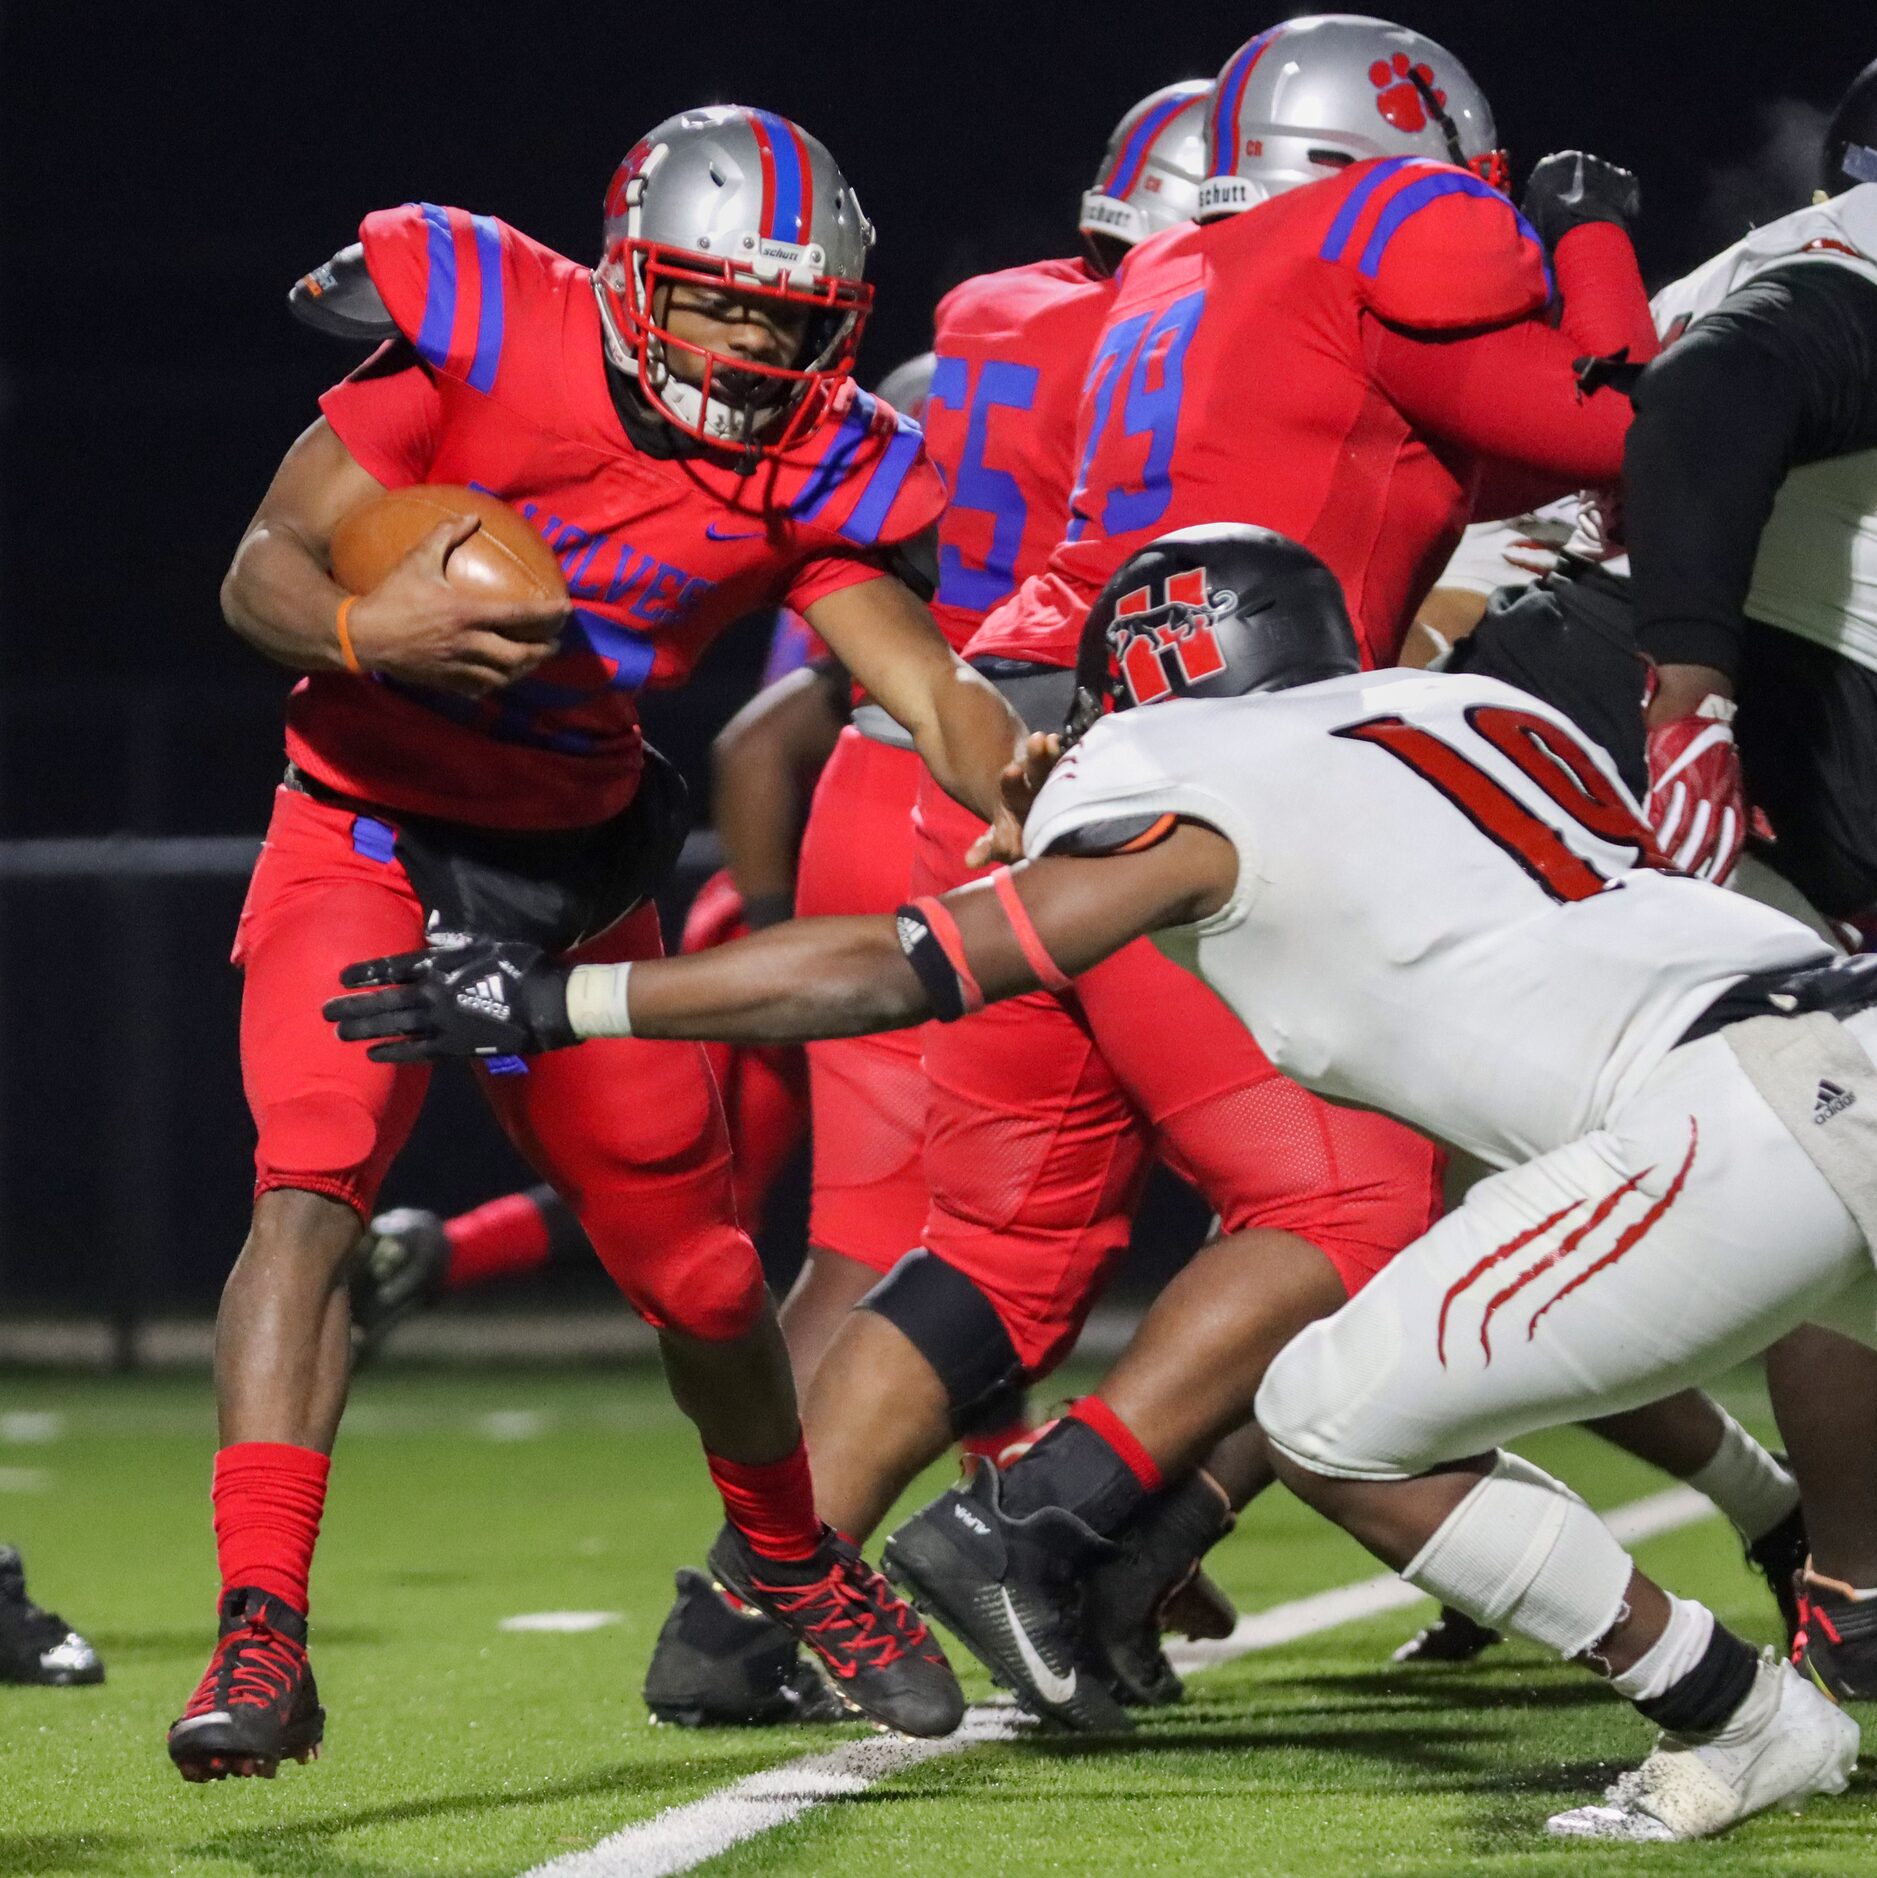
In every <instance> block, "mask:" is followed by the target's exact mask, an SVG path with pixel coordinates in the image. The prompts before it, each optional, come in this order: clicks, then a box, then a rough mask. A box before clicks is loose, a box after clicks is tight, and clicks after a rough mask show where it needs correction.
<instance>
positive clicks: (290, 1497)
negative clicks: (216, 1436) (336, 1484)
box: [211, 1441, 332, 1612]
mask: <svg viewBox="0 0 1877 1878" xmlns="http://www.w3.org/2000/svg"><path fill="white" fill-rule="evenodd" d="M331 1471H332V1462H331V1460H330V1459H329V1458H328V1457H327V1456H326V1455H324V1454H320V1453H317V1452H315V1451H314V1450H313V1449H312V1448H296V1447H290V1446H288V1445H287V1443H285V1442H284V1441H237V1442H235V1443H234V1444H233V1445H232V1446H230V1447H226V1448H223V1449H222V1451H221V1452H220V1453H219V1454H217V1455H216V1457H215V1484H214V1487H213V1488H212V1490H211V1491H212V1497H213V1499H214V1503H215V1554H216V1558H217V1560H218V1561H219V1563H220V1565H221V1573H222V1591H223V1594H224V1595H226V1594H227V1593H228V1592H230V1591H232V1590H234V1589H235V1588H236V1587H237V1586H239V1585H256V1586H258V1587H259V1588H260V1589H261V1590H263V1591H271V1592H272V1593H273V1595H274V1596H275V1597H277V1598H282V1599H284V1600H285V1601H286V1602H287V1603H288V1604H291V1605H292V1606H293V1608H294V1609H295V1610H296V1611H300V1612H304V1611H305V1610H306V1608H307V1600H306V1580H307V1574H308V1573H309V1572H310V1571H311V1570H312V1568H313V1545H314V1542H315V1541H316V1540H317V1539H318V1538H319V1516H320V1513H321V1511H322V1510H323V1509H324V1507H325V1504H326V1477H327V1475H328V1474H329V1473H330V1472H331Z"/></svg>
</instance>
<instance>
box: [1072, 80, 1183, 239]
mask: <svg viewBox="0 0 1877 1878" xmlns="http://www.w3.org/2000/svg"><path fill="white" fill-rule="evenodd" d="M1211 97H1212V82H1211V80H1210V79H1204V78H1191V79H1184V80H1182V81H1181V82H1180V83H1179V84H1177V85H1163V86H1162V87H1161V88H1160V89H1159V90H1158V91H1154V92H1150V93H1148V95H1147V96H1146V97H1144V98H1143V99H1141V101H1140V102H1139V103H1138V104H1137V105H1135V106H1134V107H1133V108H1132V109H1131V110H1130V111H1129V112H1128V113H1127V115H1126V116H1125V117H1123V118H1122V120H1121V121H1120V123H1118V124H1117V125H1116V126H1115V127H1114V135H1113V136H1111V137H1110V138H1109V139H1108V148H1107V150H1106V151H1105V152H1104V153H1103V155H1102V159H1101V168H1100V169H1098V170H1097V171H1096V172H1095V180H1094V182H1093V184H1092V185H1091V186H1090V187H1089V188H1088V189H1086V190H1084V191H1083V194H1082V215H1081V219H1080V221H1078V222H1077V224H1076V227H1077V228H1078V229H1079V230H1080V232H1081V234H1082V235H1083V237H1084V238H1085V239H1086V240H1089V241H1091V242H1096V241H1102V240H1107V241H1114V242H1119V243H1120V244H1121V245H1122V246H1123V247H1128V248H1132V247H1134V246H1136V245H1137V244H1138V243H1140V242H1143V241H1145V240H1146V239H1147V237H1148V236H1149V235H1157V234H1159V233H1160V231H1161V230H1162V229H1165V228H1174V227H1177V226H1178V225H1179V224H1180V223H1181V222H1190V221H1191V220H1192V219H1193V217H1194V216H1195V215H1196V214H1197V213H1198V211H1199V185H1200V184H1201V183H1202V182H1204V181H1205V177H1206V116H1207V106H1208V104H1209V102H1210V100H1211Z"/></svg>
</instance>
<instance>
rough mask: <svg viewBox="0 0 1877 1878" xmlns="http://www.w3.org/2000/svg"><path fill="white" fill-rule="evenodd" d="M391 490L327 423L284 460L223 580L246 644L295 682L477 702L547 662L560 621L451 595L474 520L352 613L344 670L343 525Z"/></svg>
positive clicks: (425, 549)
mask: <svg viewBox="0 0 1877 1878" xmlns="http://www.w3.org/2000/svg"><path fill="white" fill-rule="evenodd" d="M383 489H384V485H383V484H382V483H380V482H379V481H378V479H377V478H376V477H375V476H373V475H372V474H371V472H370V471H368V470H367V469H365V468H364V467H363V465H361V464H360V463H359V461H358V459H357V458H356V457H354V456H353V455H352V453H351V451H350V450H348V449H347V448H346V446H345V444H344V443H343V442H342V441H341V439H340V437H339V435H338V433H337V432H336V431H335V430H333V428H332V427H331V426H330V425H329V424H328V423H327V422H326V420H325V419H324V418H320V419H319V420H318V421H317V422H315V423H314V424H313V425H312V426H311V427H310V428H308V429H307V430H306V431H304V432H303V433H302V434H301V435H300V437H299V438H298V439H297V440H296V441H295V443H294V445H293V447H292V448H291V449H290V450H289V451H288V452H287V454H286V456H285V457H283V458H282V459H281V464H280V467H279V469H278V470H276V471H275V472H274V480H273V481H272V482H271V483H270V484H269V485H268V488H267V493H266V494H265V495H264V496H263V497H262V498H261V506H260V507H259V508H258V509H257V510H256V511H255V513H254V519H253V520H252V521H250V522H249V523H248V526H247V529H246V531H245V532H244V533H243V535H242V537H241V545H240V546H239V547H238V548H237V549H236V550H235V557H234V560H233V562H232V563H231V564H230V566H229V569H228V573H227V576H226V577H225V578H224V580H223V581H222V613H223V616H224V617H225V618H226V619H227V621H228V623H229V625H230V626H232V627H233V628H234V630H235V631H236V632H238V633H239V634H240V635H241V636H242V637H243V638H244V639H246V640H247V641H248V642H249V644H250V645H252V646H254V647H255V648H256V649H257V650H259V651H261V652H264V653H265V654H266V655H267V656H268V657H269V658H270V659H273V660H275V661H276V662H277V663H279V664H281V665H285V666H288V667H290V668H291V669H292V670H294V671H297V672H332V671H345V670H352V671H367V672H385V673H389V674H391V675H392V676H395V677H399V678H405V679H408V680H410V681H411V682H412V683H415V684H425V685H432V686H436V687H439V688H441V689H443V690H447V691H454V692H457V693H459V694H461V695H463V696H466V697H480V696H481V695H482V694H483V693H484V692H487V691H492V690H494V689H495V688H496V687H498V686H500V685H505V684H509V683H511V682H512V681H513V680H514V679H516V678H520V677H522V676H524V675H525V674H526V673H528V672H531V671H533V670H534V668H535V667H536V666H537V665H539V664H540V663H541V662H542V660H543V659H546V658H548V657H550V656H551V655H552V652H553V649H554V638H555V636H556V634H557V633H558V631H559V629H560V626H561V624H562V618H563V616H562V614H560V613H555V614H551V615H541V614H539V613H538V612H535V611H531V610H530V609H529V608H528V607H525V606H518V605H516V604H515V603H514V602H512V601H506V600H492V599H488V598H486V597H483V596H481V595H477V594H473V593H469V592H466V591H464V590H463V589H461V588H458V587H454V586H452V585H451V584H450V582H449V580H448V579H447V578H446V577H445V571H444V570H445V564H446V563H447V561H448V559H449V555H450V551H451V550H452V549H453V548H455V547H457V546H458V545H459V544H460V543H461V542H463V541H465V540H466V539H467V538H468V537H469V536H470V535H471V534H473V533H474V532H475V528H476V524H475V522H474V521H473V520H462V521H454V522H446V523H442V524H440V525H439V526H438V527H436V528H434V529H432V530H431V531H430V533H429V534H428V535H426V536H425V537H424V539H423V540H422V541H420V542H418V544H417V545H416V546H415V547H414V548H413V549H412V550H411V552H410V553H409V554H407V555H406V556H405V557H404V559H403V560H402V561H400V562H399V563H398V565H397V566H396V567H395V568H393V569H392V571H391V572H390V573H389V574H388V575H386V576H385V578H384V580H383V581H381V582H380V583H379V585H378V586H377V587H376V588H375V589H374V590H373V591H372V592H371V593H368V594H361V595H360V596H359V597H358V599H357V600H356V601H355V602H354V604H353V606H352V609H351V612H350V615H349V630H348V635H347V637H348V640H349V644H350V647H351V651H352V658H351V660H350V661H348V659H347V657H346V650H345V646H344V645H343V644H342V643H341V639H340V634H339V629H338V615H339V606H340V603H341V602H342V601H343V600H345V599H346V597H347V595H346V592H345V589H344V588H343V587H341V586H340V585H339V584H338V583H337V582H336V581H335V580H334V579H333V578H332V575H331V573H330V572H329V571H328V570H329V556H330V553H331V544H332V535H333V530H334V529H335V528H337V527H338V525H339V522H340V519H341V518H342V517H343V516H345V515H348V514H350V513H351V511H352V510H353V509H355V508H357V507H359V506H360V504H362V503H364V502H368V501H369V500H370V499H371V498H372V497H373V496H376V495H379V494H382V493H383Z"/></svg>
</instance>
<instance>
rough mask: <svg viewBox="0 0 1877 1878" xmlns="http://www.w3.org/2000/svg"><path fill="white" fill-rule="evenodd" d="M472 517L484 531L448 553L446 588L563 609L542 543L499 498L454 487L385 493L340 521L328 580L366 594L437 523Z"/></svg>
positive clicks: (560, 580) (555, 572)
mask: <svg viewBox="0 0 1877 1878" xmlns="http://www.w3.org/2000/svg"><path fill="white" fill-rule="evenodd" d="M459 515H473V516H474V517H475V518H476V519H477V521H479V522H480V523H481V524H482V526H481V527H480V528H478V529H477V530H476V532H475V533H474V534H473V535H471V536H470V537H469V539H468V540H467V541H464V542H460V543H459V544H458V545H457V546H456V547H455V548H453V549H451V551H450V558H449V560H448V561H447V562H446V563H445V564H444V573H445V575H446V577H447V578H448V580H449V581H450V584H451V585H452V586H456V587H462V588H466V589H468V590H469V591H471V592H475V593H479V594H486V595H487V596H488V597H489V598H491V599H501V600H539V601H542V602H543V603H544V605H545V607H546V608H547V609H549V610H551V609H553V608H556V607H561V606H565V605H566V603H567V581H566V577H565V576H564V575H563V574H562V573H561V569H560V563H559V562H558V561H557V560H555V558H554V555H553V551H552V550H551V549H550V548H549V547H548V545H547V543H546V542H545V541H543V540H542V539H541V537H540V536H539V535H537V534H536V533H535V531H534V530H533V529H532V528H530V527H529V526H528V524H527V522H526V521H524V520H523V519H522V517H521V516H520V515H519V514H517V513H516V512H515V510H513V509H512V508H510V507H509V506H508V504H507V503H506V502H504V501H502V500H501V499H500V498H499V497H497V496H490V495H484V494H483V492H482V491H481V490H480V489H468V488H465V487H463V486H462V485H461V484H456V483H413V484H412V485H411V486H410V487H408V488H405V489H387V490H386V491H385V493H384V494H383V495H381V496H373V497H372V499H371V500H370V501H369V502H364V503H361V504H360V505H359V506H358V507H357V508H355V509H354V510H353V511H352V512H351V513H350V514H349V515H346V516H344V517H342V518H341V519H340V522H339V526H338V527H337V528H335V529H334V530H333V531H332V577H333V579H334V580H336V581H337V582H338V583H339V585H340V586H341V587H344V588H345V589H346V590H347V591H348V592H349V593H369V592H370V591H371V590H372V589H373V588H374V587H375V586H377V585H378V583H379V582H380V581H381V580H383V579H384V577H385V576H386V575H387V574H388V573H390V571H391V570H392V568H394V567H395V566H396V565H397V564H398V562H399V561H401V560H402V559H403V558H404V557H405V555H407V554H408V553H409V552H410V551H411V549H412V548H414V547H415V546H416V545H417V544H418V542H420V541H421V540H423V538H424V537H425V536H426V535H427V534H429V532H430V531H431V530H432V529H433V528H435V527H436V525H437V524H438V523H439V522H445V521H449V520H451V519H452V518H453V517H455V516H459Z"/></svg>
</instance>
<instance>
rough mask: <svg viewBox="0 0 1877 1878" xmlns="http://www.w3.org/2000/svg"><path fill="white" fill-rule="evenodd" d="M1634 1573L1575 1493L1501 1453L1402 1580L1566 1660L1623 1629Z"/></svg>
mask: <svg viewBox="0 0 1877 1878" xmlns="http://www.w3.org/2000/svg"><path fill="white" fill-rule="evenodd" d="M1632 1569H1633V1568H1632V1566H1631V1562H1630V1557H1629V1554H1628V1553H1627V1552H1625V1551H1624V1550H1623V1548H1622V1547H1621V1546H1620V1545H1618V1544H1617V1542H1616V1539H1615V1537H1614V1535H1613V1534H1612V1533H1611V1531H1610V1529H1609V1528H1608V1527H1607V1526H1606V1525H1604V1523H1603V1521H1602V1520H1600V1519H1599V1518H1598V1517H1597V1516H1596V1514H1595V1513H1593V1512H1592V1511H1591V1510H1590V1508H1589V1507H1587V1506H1586V1505H1585V1504H1584V1503H1583V1501H1582V1500H1580V1499H1579V1498H1578V1497H1577V1495H1576V1494H1574V1493H1573V1492H1572V1491H1571V1490H1570V1488H1569V1487H1567V1486H1565V1485H1564V1483H1563V1482H1562V1481H1559V1480H1553V1479H1552V1477H1551V1476H1550V1475H1549V1474H1547V1473H1546V1472H1545V1471H1544V1470H1543V1469H1542V1468H1538V1467H1534V1466H1532V1464H1531V1463H1530V1462H1529V1461H1523V1460H1521V1459H1520V1458H1519V1457H1518V1456H1517V1455H1516V1454H1506V1453H1504V1452H1501V1454H1500V1455H1499V1458H1498V1460H1497V1462H1496V1463H1495V1465H1494V1467H1493V1470H1492V1472H1491V1473H1490V1474H1488V1475H1487V1476H1486V1478H1485V1479H1484V1480H1482V1481H1481V1482H1480V1483H1479V1485H1478V1486H1477V1487H1475V1488H1474V1489H1473V1491H1472V1492H1471V1493H1469V1494H1468V1495H1467V1496H1466V1498H1465V1499H1464V1500H1462V1501H1461V1502H1460V1504H1459V1505H1458V1506H1457V1507H1455V1508H1454V1510H1453V1511H1452V1512H1451V1513H1449V1514H1448V1515H1447V1517H1446V1519H1445V1520H1444V1521H1443V1522H1442V1523H1441V1526H1440V1529H1439V1531H1437V1532H1436V1533H1435V1534H1434V1536H1433V1537H1432V1538H1431V1539H1429V1540H1428V1542H1427V1544H1426V1545H1424V1546H1423V1547H1422V1548H1421V1550H1420V1552H1419V1554H1418V1555H1417V1556H1416V1557H1415V1558H1414V1559H1412V1560H1411V1561H1410V1562H1409V1564H1408V1566H1407V1568H1406V1569H1405V1570H1404V1571H1403V1572H1402V1574H1401V1575H1402V1577H1404V1578H1405V1579H1407V1581H1408V1582H1409V1583H1410V1584H1411V1585H1413V1586H1415V1587H1416V1589H1417V1590H1421V1591H1425V1592H1427V1593H1428V1594H1429V1595H1430V1596H1431V1597H1436V1598H1438V1599H1440V1601H1441V1602H1442V1603H1443V1604H1451V1605H1453V1606H1455V1607H1456V1608H1457V1609H1459V1610H1462V1611H1465V1612H1466V1614H1467V1615H1468V1616H1469V1617H1471V1618H1473V1619H1475V1620H1476V1621H1477V1622H1479V1623H1482V1624H1489V1625H1491V1626H1492V1627H1493V1628H1494V1629H1496V1630H1509V1631H1511V1632H1512V1633H1513V1635H1514V1636H1519V1637H1524V1638H1525V1639H1526V1640H1527V1641H1528V1642H1531V1643H1542V1644H1546V1645H1548V1646H1549V1647H1550V1648H1551V1649H1554V1650H1556V1651H1557V1652H1558V1654H1559V1655H1560V1656H1567V1657H1568V1656H1579V1655H1581V1654H1582V1653H1583V1652H1584V1651H1585V1650H1587V1649H1589V1648H1590V1646H1591V1645H1592V1644H1593V1643H1595V1642H1596V1641H1597V1640H1598V1639H1599V1638H1600V1637H1602V1636H1604V1635H1605V1634H1606V1633H1607V1632H1608V1631H1609V1629H1610V1627H1611V1626H1612V1625H1613V1624H1614V1623H1615V1622H1616V1621H1617V1618H1618V1617H1619V1616H1620V1615H1621V1613H1622V1609H1623V1594H1624V1593H1625V1592H1626V1591H1627V1590H1628V1588H1629V1578H1630V1572H1631V1570H1632Z"/></svg>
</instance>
